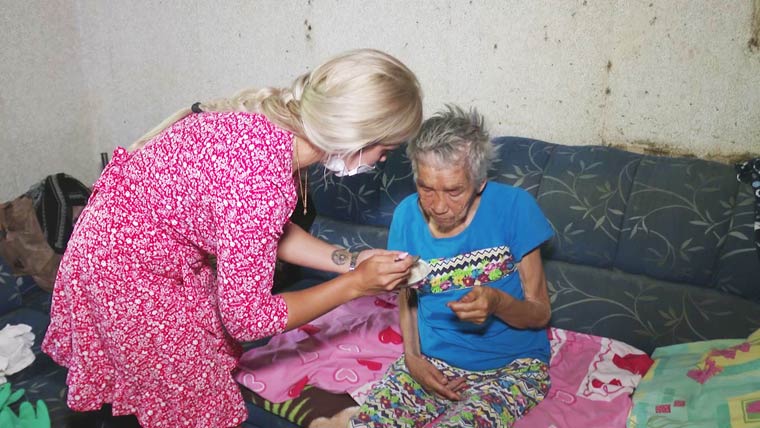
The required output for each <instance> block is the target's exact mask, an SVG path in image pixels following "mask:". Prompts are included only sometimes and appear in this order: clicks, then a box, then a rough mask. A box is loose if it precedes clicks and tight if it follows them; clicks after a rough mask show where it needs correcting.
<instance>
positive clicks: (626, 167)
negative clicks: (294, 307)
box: [0, 137, 760, 428]
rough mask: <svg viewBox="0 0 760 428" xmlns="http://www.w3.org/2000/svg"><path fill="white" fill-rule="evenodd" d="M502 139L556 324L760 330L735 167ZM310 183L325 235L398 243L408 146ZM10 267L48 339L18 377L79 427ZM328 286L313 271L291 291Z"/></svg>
mask: <svg viewBox="0 0 760 428" xmlns="http://www.w3.org/2000/svg"><path fill="white" fill-rule="evenodd" d="M495 142H496V143H497V144H498V145H499V156H498V161H497V162H496V164H495V168H494V170H493V171H492V173H491V178H492V179H493V180H497V181H501V182H505V183H508V184H511V185H514V186H520V187H523V188H524V189H526V190H527V191H529V192H530V193H531V194H532V195H533V196H534V197H535V198H536V200H537V201H538V203H539V205H540V206H541V208H542V209H543V211H544V213H545V215H546V216H547V218H548V219H549V221H550V223H551V225H552V227H553V228H554V230H555V232H556V234H555V237H554V238H553V239H552V240H551V241H550V242H549V243H547V244H546V245H545V246H544V248H542V254H543V258H544V268H545V271H546V276H547V281H548V285H549V291H550V296H551V302H552V310H553V313H552V321H551V323H552V325H554V326H556V327H561V328H565V329H570V330H576V331H580V332H586V333H591V334H595V335H598V336H606V337H611V338H615V339H618V340H622V341H624V342H627V343H629V344H631V345H633V346H636V347H638V348H640V349H642V350H645V351H647V352H651V351H652V350H653V349H654V348H655V347H658V346H663V345H668V344H674V343H682V342H690V341H697V340H706V339H713V338H729V337H746V336H747V335H748V334H749V333H751V332H752V331H754V330H755V329H757V328H760V259H759V258H758V255H757V254H756V253H755V250H754V248H753V246H752V241H751V239H752V227H753V215H754V211H753V210H754V201H753V195H752V193H751V191H750V187H749V185H747V184H742V183H739V182H738V181H737V179H736V174H735V172H734V170H733V167H732V166H729V165H724V164H719V163H716V162H711V161H705V160H699V159H692V158H669V157H660V156H651V155H642V154H635V153H629V152H625V151H622V150H618V149H614V148H609V147H601V146H572V147H571V146H563V145H559V144H551V143H546V142H542V141H537V140H531V139H526V138H517V137H501V138H497V139H496V140H495ZM310 175H311V177H310V182H311V183H312V186H311V188H310V194H311V199H310V204H309V205H310V206H313V207H315V209H316V213H317V215H316V218H315V219H314V222H313V224H312V226H311V232H312V233H313V234H314V235H317V236H320V237H322V238H324V239H326V240H328V241H331V242H333V243H335V244H338V245H341V246H344V247H348V248H351V249H354V250H356V249H363V248H369V247H384V246H385V243H386V238H387V230H388V225H389V223H390V219H391V216H392V213H393V209H394V208H395V206H396V204H398V202H399V201H401V199H403V198H404V197H405V196H406V195H408V194H410V193H412V192H414V191H415V189H414V181H413V177H412V173H411V168H410V165H409V161H408V160H407V159H406V158H405V156H404V153H403V149H402V150H397V151H395V152H393V153H391V154H390V156H389V158H388V160H387V161H386V162H385V164H384V165H382V166H381V167H380V168H378V169H377V170H376V171H374V172H373V173H370V174H365V175H361V176H356V177H349V178H343V179H340V178H336V177H334V176H332V175H327V176H325V175H324V171H323V169H322V168H319V167H315V168H313V169H312V171H311V173H310ZM0 269H1V270H0V287H2V289H0V298H2V301H4V304H3V305H0V311H2V319H0V321H1V322H2V323H3V325H4V323H19V322H23V323H27V324H30V325H32V326H33V327H34V331H35V334H36V335H37V339H36V341H35V345H36V346H35V352H37V354H38V357H37V360H36V361H35V362H34V364H33V365H32V366H31V367H29V368H27V369H25V370H23V371H22V372H20V373H18V374H16V375H13V376H11V377H10V381H11V382H12V383H13V385H14V388H16V387H24V388H26V391H27V393H26V395H27V399H29V400H31V401H34V400H36V399H37V398H42V399H43V400H45V402H46V403H47V404H48V406H49V407H50V409H51V415H52V418H53V420H54V422H53V426H54V427H58V426H83V425H72V424H71V423H70V422H69V423H68V425H67V422H66V420H67V418H71V415H70V414H69V413H70V412H68V411H67V410H66V408H65V370H64V369H62V368H60V367H58V366H57V365H55V364H54V363H53V362H52V361H50V359H49V358H48V357H47V356H45V355H44V354H41V353H39V343H40V342H41V340H42V337H43V334H44V330H45V328H46V326H47V322H48V318H47V311H48V310H49V295H48V294H47V293H45V292H44V291H42V290H40V289H38V287H35V286H34V284H33V283H30V280H29V278H13V277H11V276H10V275H9V274H8V273H7V272H8V270H7V267H3V266H2V265H0ZM328 277H330V275H328V274H325V273H322V272H317V271H312V270H308V269H304V270H302V271H300V272H299V275H298V277H297V278H295V279H292V278H291V279H289V280H288V283H285V284H278V289H293V288H302V287H308V286H309V285H311V284H314V283H317V282H319V281H322V280H324V279H325V278H328ZM2 293H4V294H2ZM248 346H249V347H250V346H256V344H253V345H248ZM249 411H250V413H251V415H250V417H249V422H248V423H247V424H246V425H245V426H248V427H267V428H272V427H293V426H296V425H294V424H292V423H290V422H288V421H286V420H285V419H282V418H279V417H277V416H274V415H273V414H272V413H270V412H267V411H266V410H264V409H263V408H261V407H258V406H254V405H253V404H250V403H249ZM100 416H102V417H103V418H105V419H108V418H107V417H105V416H103V415H100ZM114 419H118V418H114ZM116 422H118V421H116ZM116 422H114V421H113V420H112V421H110V422H109V421H108V420H106V422H105V423H102V424H101V425H93V426H104V427H105V426H120V425H118V424H116V425H114V424H115V423H116ZM99 423H101V422H99ZM109 424H111V425H109Z"/></svg>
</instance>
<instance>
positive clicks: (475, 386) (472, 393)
mask: <svg viewBox="0 0 760 428" xmlns="http://www.w3.org/2000/svg"><path fill="white" fill-rule="evenodd" d="M428 360H429V361H430V362H431V363H432V364H433V365H434V366H435V367H436V368H438V370H440V371H441V372H442V373H443V374H444V375H445V376H446V377H447V378H450V379H451V378H456V377H464V378H466V379H467V387H466V388H465V389H464V390H462V391H460V395H462V397H463V399H462V400H461V401H451V400H448V399H445V398H441V397H438V396H437V395H434V394H430V393H428V392H427V391H425V390H424V389H423V388H422V386H421V385H420V384H419V383H418V382H417V381H415V380H414V378H412V376H411V375H410V374H409V370H408V369H407V367H406V363H405V361H404V357H403V356H402V357H401V358H399V359H398V360H397V361H396V362H395V363H393V365H391V366H390V367H389V368H388V371H387V372H386V373H385V376H383V378H382V379H381V380H380V381H379V382H378V383H377V385H375V387H374V388H373V390H372V391H371V392H370V394H369V396H368V397H367V401H365V403H364V404H363V405H362V406H361V409H360V410H359V412H358V413H357V414H356V415H355V416H354V417H353V418H352V419H351V427H352V428H379V427H414V428H423V427H424V428H427V427H430V428H432V427H511V426H512V424H513V423H514V422H515V421H516V420H517V419H519V418H520V417H522V416H523V415H525V413H526V412H527V411H528V410H530V409H531V408H533V407H534V406H535V405H536V404H538V403H539V402H540V401H541V400H543V398H544V396H545V395H546V393H547V392H548V391H549V386H550V380H549V367H548V365H547V364H546V363H544V362H542V361H540V360H536V359H532V358H525V359H519V360H515V361H513V362H512V363H510V364H509V365H508V366H506V367H503V368H499V369H495V370H487V371H468V370H463V369H460V368H457V367H453V366H450V365H448V364H446V363H444V362H443V361H440V360H438V359H435V358H428Z"/></svg>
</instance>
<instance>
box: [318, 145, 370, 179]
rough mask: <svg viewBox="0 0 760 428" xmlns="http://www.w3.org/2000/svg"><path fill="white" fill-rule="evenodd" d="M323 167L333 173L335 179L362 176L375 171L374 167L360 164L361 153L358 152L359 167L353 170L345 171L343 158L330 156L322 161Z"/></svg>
mask: <svg viewBox="0 0 760 428" xmlns="http://www.w3.org/2000/svg"><path fill="white" fill-rule="evenodd" d="M323 165H324V166H325V168H326V169H328V170H330V171H332V172H333V173H335V176H336V177H350V176H352V175H356V174H364V173H367V172H370V171H372V170H373V169H375V166H374V165H364V164H363V163H362V153H361V151H360V152H359V165H357V166H356V168H354V169H346V162H345V161H344V160H343V158H339V157H332V156H331V157H329V158H328V159H327V160H326V161H324V162H323Z"/></svg>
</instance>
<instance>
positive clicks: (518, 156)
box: [489, 137, 558, 214]
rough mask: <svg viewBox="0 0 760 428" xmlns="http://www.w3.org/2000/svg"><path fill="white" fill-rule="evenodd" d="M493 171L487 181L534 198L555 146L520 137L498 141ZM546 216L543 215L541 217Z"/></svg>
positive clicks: (497, 139) (504, 138)
mask: <svg viewBox="0 0 760 428" xmlns="http://www.w3.org/2000/svg"><path fill="white" fill-rule="evenodd" d="M493 142H494V144H495V145H496V147H497V154H496V159H495V160H494V165H493V167H494V170H493V171H491V174H490V175H489V177H490V178H491V179H493V180H496V181H500V182H502V183H506V184H509V185H512V186H516V187H522V188H523V189H525V190H527V191H528V192H529V193H530V194H531V195H533V196H534V197H536V196H537V194H538V188H539V185H540V184H541V179H542V177H543V174H544V170H545V169H546V165H547V164H548V163H549V159H550V157H551V155H552V153H553V152H554V150H555V149H556V148H557V147H558V146H557V145H556V144H551V143H546V142H543V141H539V140H533V139H530V138H520V137H499V138H495V139H494V140H493ZM544 214H545V213H544Z"/></svg>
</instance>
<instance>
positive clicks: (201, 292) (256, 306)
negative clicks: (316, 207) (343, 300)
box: [42, 113, 297, 428]
mask: <svg viewBox="0 0 760 428" xmlns="http://www.w3.org/2000/svg"><path fill="white" fill-rule="evenodd" d="M292 155H293V136H292V134H290V133H289V132H287V131H285V130H282V129H280V128H278V127H277V126H275V125H274V124H272V123H271V122H269V121H268V120H267V119H266V118H265V117H264V116H262V115H256V114H248V113H202V114H193V115H190V116H188V117H187V118H185V119H183V120H181V121H179V122H178V123H176V124H175V125H173V126H172V127H171V128H170V129H168V130H167V131H165V132H164V133H162V134H161V135H159V136H158V137H156V138H155V139H154V140H153V141H152V142H150V143H149V144H148V145H146V146H145V147H144V148H143V149H142V150H139V151H137V152H135V153H131V154H130V153H127V152H126V151H125V150H124V149H121V148H120V149H117V150H116V152H115V153H114V158H113V160H112V161H111V163H110V164H109V165H108V167H107V168H106V170H105V171H104V172H103V174H102V175H101V177H100V179H99V180H98V181H97V183H95V186H94V189H93V194H92V197H91V198H90V201H89V203H88V205H87V207H86V209H85V210H84V212H83V213H82V215H81V216H80V218H79V221H78V223H77V225H76V228H75V230H74V233H73V234H72V236H71V240H70V241H69V244H68V249H67V251H66V253H65V255H64V257H63V261H62V263H61V266H60V269H59V272H58V278H57V281H56V284H55V290H54V293H53V304H52V310H51V323H50V327H49V328H48V331H47V334H46V336H45V340H44V342H43V345H42V347H43V350H44V351H45V352H46V353H47V354H49V355H50V356H51V357H52V358H53V359H54V360H55V361H56V362H57V363H59V364H61V365H63V366H66V367H68V369H69V372H68V381H67V383H68V385H69V392H68V405H69V406H70V407H71V408H72V409H74V410H80V411H85V410H95V409H98V408H100V407H101V405H102V404H103V403H112V404H113V412H114V414H116V415H121V414H130V413H133V414H136V415H137V418H138V419H139V421H140V423H141V424H142V425H143V426H145V427H171V428H175V427H185V426H190V427H204V428H207V427H230V426H237V425H239V424H241V423H242V422H243V421H244V420H245V418H246V416H247V413H246V410H245V405H244V403H243V400H242V397H241V394H240V390H239V386H238V385H237V384H236V383H235V382H234V380H233V379H232V376H231V373H230V372H231V370H232V369H233V368H234V367H235V365H236V362H237V359H238V357H239V355H240V347H239V345H238V343H237V342H238V341H250V340H255V339H257V338H261V337H264V336H269V335H272V334H275V333H279V332H281V331H283V330H284V328H285V326H286V324H287V316H288V311H287V307H286V305H285V301H284V300H283V299H282V298H281V297H279V296H273V295H272V292H271V289H272V277H273V273H274V266H275V260H276V253H277V243H278V240H279V238H280V236H281V235H282V232H283V226H284V225H285V224H286V223H287V221H288V218H289V216H290V214H291V212H292V211H293V209H294V207H295V204H296V199H297V195H296V187H295V186H296V184H295V183H294V181H293V170H292ZM209 255H216V256H217V264H218V271H217V273H216V275H214V272H213V271H212V268H211V266H210V263H209Z"/></svg>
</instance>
